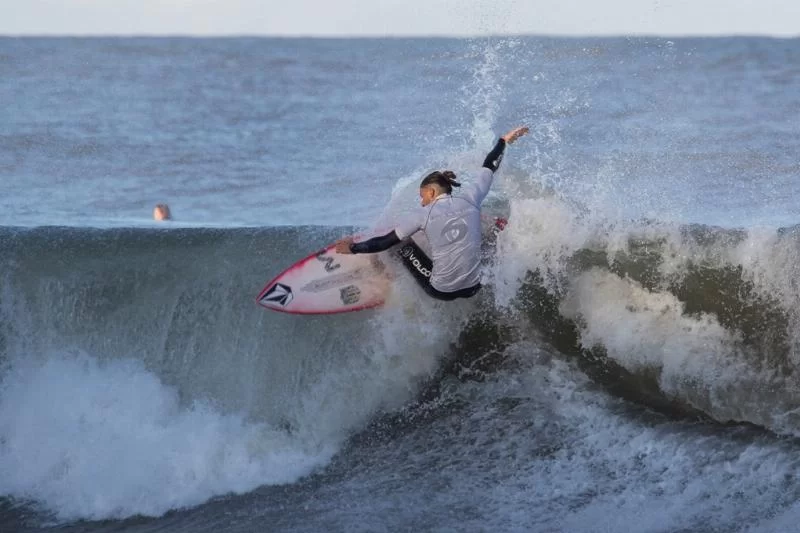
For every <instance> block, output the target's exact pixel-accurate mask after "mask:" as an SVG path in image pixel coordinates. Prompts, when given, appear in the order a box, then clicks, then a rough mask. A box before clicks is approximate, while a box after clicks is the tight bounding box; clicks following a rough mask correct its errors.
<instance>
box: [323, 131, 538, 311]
mask: <svg viewBox="0 0 800 533" xmlns="http://www.w3.org/2000/svg"><path fill="white" fill-rule="evenodd" d="M526 133H528V128H527V127H526V126H521V127H518V128H514V129H513V130H511V131H509V132H508V133H506V134H505V135H503V136H502V137H500V139H498V140H497V144H495V146H494V148H492V151H491V152H489V155H487V156H486V159H485V160H484V162H483V167H482V168H481V170H480V171H479V172H478V176H477V179H476V180H475V182H474V183H470V184H467V185H465V186H464V190H463V191H462V192H461V193H460V194H456V195H454V194H453V188H460V187H461V183H459V182H458V181H457V180H456V175H455V174H454V173H453V172H452V171H450V170H437V171H435V172H431V173H430V174H428V175H427V176H425V178H423V180H422V182H421V183H420V185H419V197H420V199H421V200H422V202H421V203H422V207H421V208H420V209H417V210H416V211H415V212H413V213H412V214H410V215H408V216H406V217H404V218H403V219H401V220H400V221H399V222H398V223H397V225H396V226H395V228H394V229H393V230H392V231H390V232H389V233H387V234H386V235H381V236H378V237H373V238H372V239H369V240H366V241H363V242H353V237H347V238H344V239H341V240H339V241H337V242H336V251H337V252H338V253H341V254H373V253H377V252H382V251H384V250H388V249H389V248H391V247H392V246H394V245H396V244H399V243H400V242H401V241H404V240H406V239H409V238H410V237H411V236H412V235H413V234H415V233H416V232H418V231H424V232H425V235H426V237H427V238H428V242H430V245H431V254H432V255H433V260H432V261H431V260H430V259H428V258H427V257H426V256H425V255H424V254H423V253H422V252H421V250H419V248H417V246H416V245H415V244H413V241H411V240H409V244H407V245H406V246H404V247H403V248H402V249H401V255H402V256H403V257H404V258H405V260H406V262H407V263H408V264H409V265H411V267H412V268H413V269H415V270H416V273H415V277H416V278H417V280H418V281H420V283H421V285H422V288H423V289H424V290H425V292H426V293H427V294H428V295H429V296H432V297H433V298H436V299H439V300H455V299H457V298H469V297H471V296H474V295H475V294H477V292H478V291H479V290H480V288H481V283H480V279H481V276H480V262H481V261H480V259H481V254H480V251H481V207H480V206H481V202H483V199H484V198H486V195H487V194H488V193H489V188H490V187H491V186H492V180H493V179H494V173H495V172H496V171H497V169H498V167H499V166H500V161H501V160H502V159H503V152H504V151H505V148H506V145H507V144H512V143H513V142H514V141H516V140H517V139H518V138H520V137H522V136H523V135H525V134H526ZM412 273H414V270H412Z"/></svg>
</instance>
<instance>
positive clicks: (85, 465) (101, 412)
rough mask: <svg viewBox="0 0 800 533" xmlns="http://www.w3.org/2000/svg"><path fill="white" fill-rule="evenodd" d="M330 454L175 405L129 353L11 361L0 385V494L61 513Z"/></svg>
mask: <svg viewBox="0 0 800 533" xmlns="http://www.w3.org/2000/svg"><path fill="white" fill-rule="evenodd" d="M333 452H334V449H333V447H332V446H330V445H326V444H325V443H321V442H313V441H308V440H306V441H302V440H299V439H298V438H296V437H293V436H291V435H289V434H287V433H286V432H283V431H278V430H276V429H274V428H271V427H269V426H267V425H265V424H259V423H251V422H248V421H246V420H244V419H243V418H242V417H241V416H236V415H225V414H221V413H219V412H218V411H216V410H215V409H214V407H213V406H211V405H208V404H203V403H194V404H192V405H188V406H185V405H181V402H180V401H179V398H178V394H177V392H176V390H175V389H173V388H171V387H167V386H165V385H164V384H163V383H161V382H160V381H159V379H158V378H157V377H156V376H155V375H154V374H152V373H151V372H148V371H147V370H146V369H145V368H144V367H143V366H142V364H141V363H139V362H137V361H134V360H129V359H127V360H115V361H110V362H104V363H99V362H98V361H97V360H96V359H93V358H91V357H88V356H85V355H84V356H55V357H49V358H47V359H46V360H44V361H42V362H38V363H23V362H19V363H17V364H16V365H15V367H14V368H13V369H12V370H11V371H10V373H9V374H8V375H6V376H5V379H4V382H3V385H2V389H1V390H0V471H2V472H3V475H2V476H0V493H2V494H7V495H13V496H15V497H17V498H27V499H32V500H35V501H37V502H39V503H40V504H42V505H44V506H45V507H46V508H47V509H49V510H50V511H51V512H53V513H55V515H56V516H57V517H58V518H59V519H77V518H82V519H108V518H122V517H126V516H131V515H136V514H141V515H149V516H158V515H161V514H163V513H165V512H166V511H168V510H170V509H175V508H180V507H185V506H192V505H197V504H199V503H201V502H203V501H206V500H207V499H209V498H211V497H212V496H216V495H221V494H225V493H229V492H236V493H241V492H245V491H249V490H252V489H254V488H256V487H258V486H259V485H264V484H277V483H290V482H293V481H295V480H297V479H298V478H300V477H301V476H304V475H306V474H308V473H309V472H311V471H313V470H314V468H315V467H317V466H319V465H322V464H325V463H327V462H328V460H329V458H330V457H331V456H332V454H333Z"/></svg>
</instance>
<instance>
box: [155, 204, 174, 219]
mask: <svg viewBox="0 0 800 533" xmlns="http://www.w3.org/2000/svg"><path fill="white" fill-rule="evenodd" d="M153 219H154V220H172V213H170V212H169V206H168V205H167V204H158V205H156V206H155V207H154V208H153Z"/></svg>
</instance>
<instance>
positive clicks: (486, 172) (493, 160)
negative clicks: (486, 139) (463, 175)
mask: <svg viewBox="0 0 800 533" xmlns="http://www.w3.org/2000/svg"><path fill="white" fill-rule="evenodd" d="M526 133H528V128H527V126H521V127H519V128H514V129H513V130H511V131H509V132H508V133H506V134H505V135H503V136H502V137H500V138H499V139H497V144H495V145H494V148H492V151H491V152H489V154H488V155H487V156H486V159H484V160H483V166H482V168H481V170H480V172H478V177H477V179H476V180H475V182H474V184H473V185H472V186H471V187H470V190H469V192H468V193H466V194H465V196H469V198H468V199H469V200H470V201H472V202H474V203H475V204H480V203H481V202H483V199H484V198H486V195H487V194H489V188H490V187H491V186H492V181H493V180H494V173H495V172H497V169H498V168H500V162H501V161H503V153H504V152H505V149H506V145H507V144H513V143H514V141H516V140H517V139H518V138H520V137H522V136H523V135H525V134H526ZM465 192H466V191H465Z"/></svg>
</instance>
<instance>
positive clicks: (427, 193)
mask: <svg viewBox="0 0 800 533" xmlns="http://www.w3.org/2000/svg"><path fill="white" fill-rule="evenodd" d="M453 187H461V184H460V183H459V182H457V181H456V175H455V173H453V171H451V170H437V171H435V172H431V173H430V174H428V175H427V176H425V177H424V178H423V179H422V183H420V184H419V197H420V198H421V199H422V205H423V207H424V206H426V205H429V204H430V203H431V202H433V201H434V200H435V199H436V197H437V196H439V195H440V194H451V193H452V192H453Z"/></svg>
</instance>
